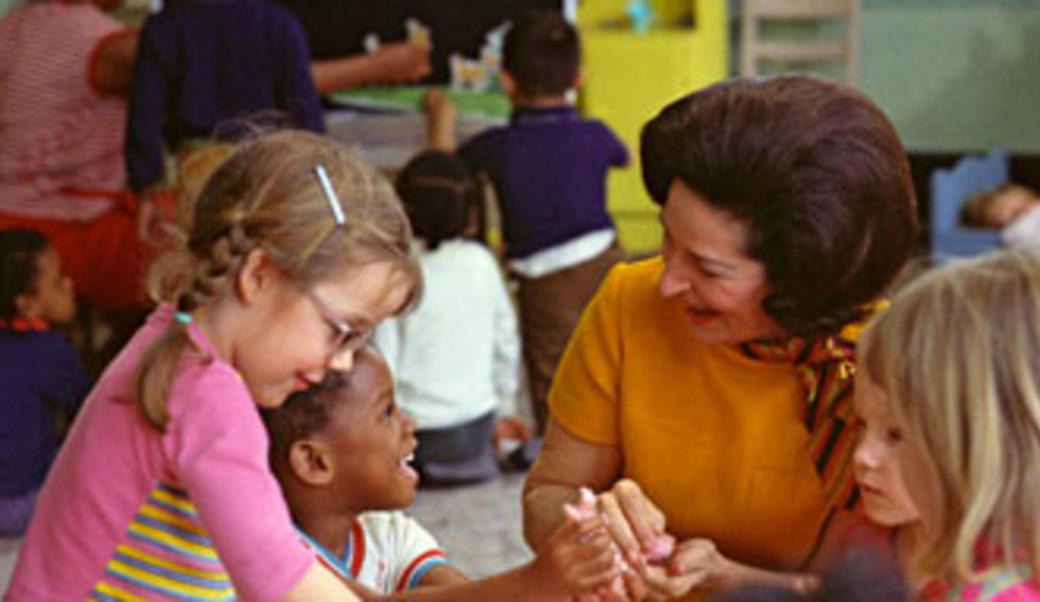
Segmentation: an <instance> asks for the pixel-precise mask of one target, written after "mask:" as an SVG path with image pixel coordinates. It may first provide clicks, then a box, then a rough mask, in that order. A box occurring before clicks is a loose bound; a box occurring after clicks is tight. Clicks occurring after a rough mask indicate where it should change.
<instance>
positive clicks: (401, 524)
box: [264, 348, 615, 602]
mask: <svg viewBox="0 0 1040 602" xmlns="http://www.w3.org/2000/svg"><path fill="white" fill-rule="evenodd" d="M264 421H265V423H266V425H267V428H268V432H269V433H270V438H271V448H270V457H271V458H270V459H271V467H272V469H273V471H274V473H275V476H276V477H277V478H278V481H279V482H280V483H281V486H282V491H283V494H284V495H285V498H286V501H287V502H288V504H289V509H290V512H291V513H292V517H293V521H294V522H295V523H296V525H297V528H298V529H299V530H300V532H301V533H302V534H303V536H304V538H305V539H306V540H307V541H308V542H309V543H310V544H311V545H312V546H313V547H314V548H315V549H316V550H317V551H318V553H319V555H320V558H321V559H322V560H323V561H324V562H325V563H326V564H327V565H328V566H330V567H333V568H334V569H335V570H336V571H338V572H339V573H340V575H342V576H343V578H344V579H346V580H348V581H356V584H360V585H361V586H363V588H364V589H361V588H359V591H358V593H359V594H361V595H362V596H363V597H365V599H368V597H369V596H372V595H374V593H373V592H372V591H371V590H375V592H377V593H378V594H393V593H395V592H401V591H403V590H413V588H421V589H419V590H417V591H408V592H407V593H406V594H401V595H400V596H394V597H391V598H390V599H395V600H396V599H408V600H463V599H464V600H511V601H523V600H531V601H539V602H543V601H550V600H557V599H559V600H567V599H569V598H570V596H572V595H576V594H578V593H581V592H583V591H591V590H595V589H596V588H598V587H600V586H603V585H606V584H608V583H609V582H610V581H611V580H612V579H613V578H614V577H615V560H614V547H613V544H612V543H611V540H610V538H609V536H608V535H607V534H606V532H605V530H604V527H603V524H602V522H601V521H600V519H599V518H598V517H597V516H595V515H593V516H592V517H590V518H586V519H583V520H580V521H578V520H574V521H571V522H569V523H567V524H565V525H564V526H561V527H560V529H559V530H558V531H557V532H556V533H555V534H554V536H553V537H552V539H551V540H550V541H549V543H547V544H546V546H545V547H544V548H543V549H542V550H540V551H539V554H538V556H537V557H536V558H535V559H534V560H532V561H531V562H529V563H528V564H525V565H523V566H521V567H519V568H515V569H513V570H510V571H508V572H505V573H501V574H499V575H495V576H492V577H489V578H487V579H483V580H479V581H467V580H466V578H465V577H464V576H463V575H462V574H461V573H460V572H459V571H457V570H456V569H454V568H452V567H451V566H450V565H449V564H448V562H447V560H446V559H445V558H444V554H443V553H442V552H441V550H440V549H439V548H438V546H437V542H436V541H435V540H434V539H433V537H431V536H430V534H429V533H427V532H426V531H425V530H424V529H423V528H422V527H421V526H420V525H419V524H418V523H417V522H415V521H414V520H413V519H410V518H408V517H407V516H405V515H404V514H403V513H401V512H400V510H401V509H403V508H406V507H408V506H409V505H411V503H412V501H413V499H414V497H415V489H416V485H417V483H418V479H419V477H418V474H417V473H416V472H415V471H414V470H413V469H412V468H411V467H410V466H409V462H410V461H411V458H412V455H413V454H414V453H415V448H416V441H415V438H414V433H415V423H414V422H412V420H411V419H410V418H409V417H408V416H407V415H405V414H404V413H402V412H401V410H400V408H399V407H398V406H397V404H396V403H395V401H394V390H393V382H392V380H391V378H390V372H389V370H388V368H387V365H386V362H385V361H384V360H383V359H382V358H381V357H380V356H379V354H378V352H376V351H375V350H374V349H372V348H363V349H361V350H359V351H358V352H357V353H356V354H355V356H354V366H353V369H352V371H351V372H350V373H349V375H343V374H337V373H331V374H329V375H328V376H327V377H326V379H325V380H324V381H323V382H322V383H321V384H319V385H315V386H312V387H310V388H309V389H306V390H303V391H298V392H296V393H293V394H292V395H290V396H289V399H288V400H287V401H286V402H285V404H284V405H282V406H281V407H280V408H278V409H277V410H269V411H265V412H264ZM433 586H436V587H433ZM380 599H382V598H380Z"/></svg>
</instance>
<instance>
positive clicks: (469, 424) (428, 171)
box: [375, 151, 530, 484]
mask: <svg viewBox="0 0 1040 602" xmlns="http://www.w3.org/2000/svg"><path fill="white" fill-rule="evenodd" d="M397 193H398V195H399V196H400V197H401V201H402V202H403V203H404V208H405V211H406V212H407V213H408V219H409V221H410V222H411V224H412V232H413V233H414V234H415V245H416V247H417V249H416V251H417V254H418V256H419V262H420V265H421V266H422V272H423V298H422V300H421V301H420V302H419V305H418V306H417V307H416V308H415V310H413V311H412V312H411V313H409V314H407V315H404V316H400V317H398V318H394V319H392V320H388V321H387V322H385V323H384V324H382V325H381V326H380V327H379V328H378V329H377V330H376V335H375V342H376V346H377V347H379V350H380V351H381V352H382V354H383V357H384V358H386V361H387V363H388V364H389V365H390V370H391V372H392V373H393V375H394V384H395V389H396V390H397V395H398V399H399V402H400V404H401V408H402V409H403V410H404V411H405V412H407V413H408V414H409V415H410V416H411V417H412V418H413V419H414V420H415V422H416V423H417V425H418V427H417V428H418V431H417V432H416V438H417V439H418V440H419V449H418V450H417V451H416V458H415V467H416V469H417V470H418V471H419V472H420V474H421V475H422V477H423V478H422V481H423V483H424V484H433V483H436V484H451V483H465V482H475V481H483V480H487V479H490V478H492V477H495V476H497V475H498V465H497V462H496V458H495V450H494V448H493V445H492V439H493V437H494V436H495V434H496V432H507V431H508V432H510V433H512V434H514V438H516V439H524V438H528V439H529V438H530V434H529V433H528V432H527V429H526V425H524V424H523V423H522V422H521V421H520V420H519V419H518V418H517V417H516V416H515V414H516V408H515V397H516V394H517V390H518V388H519V382H518V380H519V376H520V337H519V335H518V334H517V329H516V315H515V313H514V311H513V304H512V301H511V300H510V298H509V293H508V292H507V291H506V286H505V282H504V281H503V279H502V274H501V271H500V270H499V267H498V263H497V262H496V261H495V257H494V256H493V255H492V254H491V252H490V251H489V250H488V249H487V248H486V247H484V246H483V245H481V244H479V243H477V242H474V241H472V240H468V239H466V238H464V234H465V233H466V231H467V230H469V229H472V226H473V222H474V221H475V216H476V212H477V208H478V207H479V206H480V205H481V204H482V203H483V187H482V186H481V183H480V181H479V180H478V179H477V177H476V175H475V174H473V172H471V171H470V169H469V168H468V167H467V166H466V163H465V162H464V161H463V160H462V159H460V158H458V157H456V156H455V155H452V154H448V153H443V152H437V151H427V152H425V153H422V154H420V155H419V156H417V157H416V158H414V159H412V161H410V162H409V163H408V165H406V166H405V168H404V169H403V170H402V171H401V173H400V175H399V176H398V178H397ZM496 425H497V426H498V428H496Z"/></svg>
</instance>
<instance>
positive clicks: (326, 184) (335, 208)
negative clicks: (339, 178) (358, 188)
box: [314, 163, 347, 226]
mask: <svg viewBox="0 0 1040 602" xmlns="http://www.w3.org/2000/svg"><path fill="white" fill-rule="evenodd" d="M314 175H316V176H318V182H319V183H321V190H322V192H324V193H325V200H326V201H328V203H329V208H330V209H332V219H334V220H335V221H336V225H337V226H342V225H343V224H345V223H347V218H346V217H345V216H344V215H343V207H342V206H341V205H340V204H339V197H338V196H336V191H335V190H333V189H332V182H330V181H329V174H327V173H325V166H323V165H322V164H320V163H319V164H317V165H315V166H314Z"/></svg>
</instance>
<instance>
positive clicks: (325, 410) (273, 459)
mask: <svg viewBox="0 0 1040 602" xmlns="http://www.w3.org/2000/svg"><path fill="white" fill-rule="evenodd" d="M347 379H348V376H347V375H345V374H344V373H342V372H337V371H330V372H329V373H328V374H326V375H325V378H324V379H323V380H322V381H321V382H320V383H318V384H316V385H312V386H310V387H308V388H306V389H304V390H302V391H295V392H293V393H292V394H291V395H289V398H288V399H287V400H286V401H285V403H283V404H282V405H281V406H280V407H278V408H273V409H266V410H263V411H262V412H261V416H262V417H263V419H264V425H265V426H266V427H267V434H268V436H269V437H270V439H271V444H270V450H269V452H268V461H269V462H270V464H271V468H272V469H274V470H275V472H276V473H277V472H278V471H280V470H281V467H282V466H284V465H285V463H286V461H287V460H288V457H289V448H290V447H292V444H293V443H296V442H297V441H299V440H301V439H306V438H308V437H310V436H312V435H314V434H315V433H317V432H320V431H321V430H322V429H324V428H325V427H326V426H327V425H328V423H329V417H330V415H331V410H332V407H333V405H334V404H335V399H336V396H335V395H333V394H332V393H333V392H334V391H336V390H338V389H340V388H341V387H343V386H344V385H345V384H346V382H347Z"/></svg>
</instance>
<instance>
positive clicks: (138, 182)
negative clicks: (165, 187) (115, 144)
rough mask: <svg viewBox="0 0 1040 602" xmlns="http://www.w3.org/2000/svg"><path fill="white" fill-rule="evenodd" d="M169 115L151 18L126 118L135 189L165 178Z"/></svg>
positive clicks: (143, 35)
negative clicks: (164, 149)
mask: <svg viewBox="0 0 1040 602" xmlns="http://www.w3.org/2000/svg"><path fill="white" fill-rule="evenodd" d="M165 115H166V78H165V74H164V69H163V64H162V59H161V50H160V48H159V40H158V34H157V33H156V28H155V26H154V23H153V22H152V21H151V20H148V21H145V24H144V26H143V27H142V29H141V35H140V36H139V39H138V51H137V58H136V60H135V61H134V69H133V83H132V88H131V94H130V103H129V107H128V111H127V119H126V148H125V149H124V153H125V156H126V171H127V179H128V183H129V185H130V188H131V189H133V190H134V191H137V192H142V191H146V190H148V189H149V188H151V187H153V186H155V185H156V184H159V183H160V182H161V181H162V178H163V152H162V142H163V140H162V127H163V121H164V119H163V118H164V116H165Z"/></svg>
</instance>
